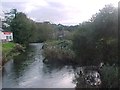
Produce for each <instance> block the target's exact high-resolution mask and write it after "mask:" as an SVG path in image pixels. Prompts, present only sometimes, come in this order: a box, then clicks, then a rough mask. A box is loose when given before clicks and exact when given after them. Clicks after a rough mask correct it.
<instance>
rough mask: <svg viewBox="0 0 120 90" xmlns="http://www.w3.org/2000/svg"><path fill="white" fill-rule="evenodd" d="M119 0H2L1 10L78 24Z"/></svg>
mask: <svg viewBox="0 0 120 90" xmlns="http://www.w3.org/2000/svg"><path fill="white" fill-rule="evenodd" d="M118 1H119V0H104V1H103V0H2V6H3V10H9V9H11V8H16V9H18V11H22V12H24V13H26V14H27V15H28V17H31V18H32V19H34V20H36V21H40V22H41V21H46V20H47V21H51V22H53V23H61V24H66V25H70V24H72V25H73V24H79V23H81V22H83V21H86V20H88V19H90V18H91V16H92V15H93V14H95V13H96V12H98V11H99V9H102V8H103V7H104V6H105V5H106V4H110V3H112V4H113V5H114V6H117V3H118Z"/></svg>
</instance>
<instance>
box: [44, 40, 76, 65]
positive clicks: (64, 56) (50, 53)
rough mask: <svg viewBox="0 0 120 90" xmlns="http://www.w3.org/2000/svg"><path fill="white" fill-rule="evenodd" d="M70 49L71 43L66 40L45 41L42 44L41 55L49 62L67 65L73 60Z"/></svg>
mask: <svg viewBox="0 0 120 90" xmlns="http://www.w3.org/2000/svg"><path fill="white" fill-rule="evenodd" d="M71 47H72V43H71V41H68V40H59V41H47V42H46V43H45V44H44V52H43V55H44V56H45V58H46V59H47V60H48V61H49V62H53V61H54V62H62V63H69V62H72V61H73V60H74V58H75V54H74V52H73V51H72V49H71Z"/></svg>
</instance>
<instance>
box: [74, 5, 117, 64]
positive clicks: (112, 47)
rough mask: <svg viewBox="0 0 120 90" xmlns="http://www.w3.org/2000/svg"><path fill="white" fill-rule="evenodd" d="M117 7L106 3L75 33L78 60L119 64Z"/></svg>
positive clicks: (75, 48)
mask: <svg viewBox="0 0 120 90" xmlns="http://www.w3.org/2000/svg"><path fill="white" fill-rule="evenodd" d="M117 13H118V12H117V8H115V7H113V6H111V5H106V6H105V7H104V8H103V9H101V10H100V12H99V13H97V14H95V15H94V16H93V17H92V18H91V21H88V22H83V23H82V24H81V26H80V28H79V30H77V31H76V32H75V34H74V37H73V40H72V41H73V48H74V50H75V52H76V54H77V56H78V57H77V58H78V61H80V62H84V63H89V62H93V63H99V62H105V63H107V62H108V63H110V64H113V63H116V64H117V15H118V14H117Z"/></svg>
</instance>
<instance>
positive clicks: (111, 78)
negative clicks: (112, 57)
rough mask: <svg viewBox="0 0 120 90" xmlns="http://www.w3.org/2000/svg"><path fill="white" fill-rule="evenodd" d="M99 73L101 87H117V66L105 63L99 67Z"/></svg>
mask: <svg viewBox="0 0 120 90" xmlns="http://www.w3.org/2000/svg"><path fill="white" fill-rule="evenodd" d="M101 75H102V87H103V88H118V81H119V79H118V75H119V74H118V67H116V66H114V65H112V66H110V65H105V66H103V67H102V69H101Z"/></svg>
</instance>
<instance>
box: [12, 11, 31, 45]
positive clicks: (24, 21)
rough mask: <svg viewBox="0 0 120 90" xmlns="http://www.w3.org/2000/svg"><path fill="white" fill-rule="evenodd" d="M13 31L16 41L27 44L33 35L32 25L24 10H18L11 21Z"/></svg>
mask: <svg viewBox="0 0 120 90" xmlns="http://www.w3.org/2000/svg"><path fill="white" fill-rule="evenodd" d="M10 28H11V31H12V32H13V37H14V42H16V43H20V44H24V45H27V44H28V43H29V41H30V37H31V36H32V33H31V31H32V27H31V23H30V20H29V19H28V18H27V16H26V15H25V14H24V13H22V12H17V13H16V16H15V17H14V18H13V19H12V21H11V23H10Z"/></svg>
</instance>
